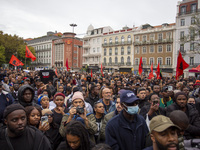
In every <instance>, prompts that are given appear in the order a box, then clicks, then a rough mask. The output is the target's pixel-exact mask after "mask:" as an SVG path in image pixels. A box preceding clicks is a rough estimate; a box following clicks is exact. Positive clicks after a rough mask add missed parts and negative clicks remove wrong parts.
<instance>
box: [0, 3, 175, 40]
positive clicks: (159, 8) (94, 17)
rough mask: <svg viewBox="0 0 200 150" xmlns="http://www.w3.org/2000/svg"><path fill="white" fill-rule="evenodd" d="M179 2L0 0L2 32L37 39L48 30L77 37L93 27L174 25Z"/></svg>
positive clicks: (114, 28) (115, 27) (116, 27)
mask: <svg viewBox="0 0 200 150" xmlns="http://www.w3.org/2000/svg"><path fill="white" fill-rule="evenodd" d="M177 4H178V0H98V1H97V0H32V1H28V0H0V30H2V31H3V32H4V33H7V34H11V35H14V34H16V35H18V36H19V37H23V38H24V39H26V38H37V37H41V36H44V35H46V34H47V32H48V31H53V32H55V31H57V32H61V33H64V32H72V27H71V26H70V25H69V24H71V23H75V24H77V27H75V28H74V32H75V33H76V34H77V37H81V36H83V35H84V34H85V33H86V32H87V28H88V26H89V25H90V24H92V25H93V26H94V28H100V27H104V26H110V27H111V28H113V30H119V29H122V28H123V27H124V26H128V27H133V26H141V25H142V24H146V23H149V24H151V25H153V26H155V25H161V24H163V23H175V18H176V13H177Z"/></svg>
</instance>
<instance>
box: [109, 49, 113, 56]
mask: <svg viewBox="0 0 200 150" xmlns="http://www.w3.org/2000/svg"><path fill="white" fill-rule="evenodd" d="M109 55H110V56H111V55H112V48H110V49H109Z"/></svg>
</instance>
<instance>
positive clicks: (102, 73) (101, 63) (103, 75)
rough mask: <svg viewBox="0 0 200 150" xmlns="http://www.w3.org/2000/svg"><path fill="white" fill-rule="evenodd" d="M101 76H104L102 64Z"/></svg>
mask: <svg viewBox="0 0 200 150" xmlns="http://www.w3.org/2000/svg"><path fill="white" fill-rule="evenodd" d="M101 74H102V76H104V74H103V66H102V63H101Z"/></svg>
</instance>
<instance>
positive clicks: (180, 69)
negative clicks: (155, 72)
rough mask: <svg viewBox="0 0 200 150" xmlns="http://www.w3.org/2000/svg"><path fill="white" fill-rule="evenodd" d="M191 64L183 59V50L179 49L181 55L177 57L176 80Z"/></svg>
mask: <svg viewBox="0 0 200 150" xmlns="http://www.w3.org/2000/svg"><path fill="white" fill-rule="evenodd" d="M189 66H190V65H188V64H187V63H186V62H185V60H184V59H183V57H182V55H181V52H180V51H179V55H178V58H177V66H176V80H178V77H179V76H181V75H182V74H183V70H185V69H186V68H188V67H189Z"/></svg>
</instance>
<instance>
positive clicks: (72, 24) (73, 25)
mask: <svg viewBox="0 0 200 150" xmlns="http://www.w3.org/2000/svg"><path fill="white" fill-rule="evenodd" d="M69 25H70V26H71V27H72V32H73V33H74V27H76V26H77V24H75V23H71V24H69ZM72 42H73V44H72V70H73V61H74V37H73V40H72Z"/></svg>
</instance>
